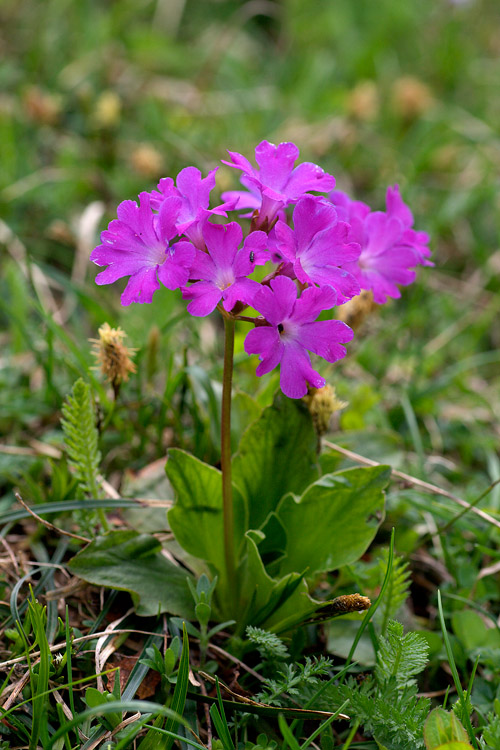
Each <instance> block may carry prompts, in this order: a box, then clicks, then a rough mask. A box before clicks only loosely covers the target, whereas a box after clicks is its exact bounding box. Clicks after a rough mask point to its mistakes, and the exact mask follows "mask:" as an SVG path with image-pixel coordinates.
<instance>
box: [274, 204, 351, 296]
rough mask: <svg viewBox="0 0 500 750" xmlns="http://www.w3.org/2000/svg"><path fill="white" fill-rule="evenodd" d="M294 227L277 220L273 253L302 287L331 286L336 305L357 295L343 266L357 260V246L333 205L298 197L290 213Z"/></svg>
mask: <svg viewBox="0 0 500 750" xmlns="http://www.w3.org/2000/svg"><path fill="white" fill-rule="evenodd" d="M293 224H294V228H293V229H291V227H289V226H288V224H285V222H283V221H278V223H277V224H276V226H275V227H274V230H273V232H274V241H273V250H274V254H275V255H276V253H278V254H280V255H281V256H282V257H283V258H285V259H286V260H288V261H290V262H291V263H292V266H293V271H294V274H295V276H296V278H297V279H298V280H299V281H300V282H301V284H318V285H319V286H324V285H328V286H331V287H333V288H334V289H335V290H336V292H337V303H338V304H342V303H343V302H346V301H347V300H348V299H351V298H352V297H354V296H356V295H357V294H359V292H360V288H359V284H358V282H357V280H356V278H355V276H353V275H352V273H349V271H346V270H345V266H346V265H347V264H349V263H352V262H353V261H356V260H357V259H358V258H359V253H360V246H359V244H357V243H356V242H350V236H349V235H350V229H351V228H350V225H349V224H347V223H346V222H344V221H339V220H338V217H337V212H336V210H335V208H334V207H333V206H332V204H331V203H326V202H325V201H323V200H321V199H320V198H314V197H313V196H306V197H305V198H301V199H300V200H299V201H298V203H297V205H296V206H295V209H294V212H293ZM287 275H289V274H288V273H287Z"/></svg>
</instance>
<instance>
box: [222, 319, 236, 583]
mask: <svg viewBox="0 0 500 750" xmlns="http://www.w3.org/2000/svg"><path fill="white" fill-rule="evenodd" d="M234 325H235V321H234V319H233V318H230V317H228V316H226V315H224V334H225V335H224V374H223V378H222V419H221V469H222V508H223V516H224V553H225V558H226V571H227V578H228V584H229V591H230V592H232V593H233V594H235V588H236V586H235V583H236V581H235V559H234V513H233V487H232V484H231V386H232V382H233V356H234Z"/></svg>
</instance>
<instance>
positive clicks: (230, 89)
mask: <svg viewBox="0 0 500 750" xmlns="http://www.w3.org/2000/svg"><path fill="white" fill-rule="evenodd" d="M499 20H500V12H499V6H498V0H476V1H474V0H471V1H470V2H461V3H459V2H454V3H452V2H450V1H449V0H405V1H404V2H401V0H377V2H374V1H373V0H315V2H314V3H313V2H310V0H281V1H276V2H273V1H272V0H248V1H247V2H235V0H199V1H198V2H195V1H194V0H191V1H190V0H156V1H155V2H151V1H150V0H135V1H134V2H132V1H131V0H119V1H118V0H117V1H115V2H113V1H111V0H101V1H100V2H97V1H95V2H92V1H91V0H43V1H41V0H3V2H2V3H1V5H0V51H1V56H2V64H1V67H0V81H1V94H0V163H1V170H0V216H1V222H0V241H1V243H2V244H1V246H0V319H1V324H2V330H3V333H2V339H1V341H2V350H3V355H2V360H1V361H2V366H1V368H0V435H4V436H5V438H3V440H4V441H5V442H8V443H13V444H14V443H16V444H18V443H19V444H20V445H25V444H29V441H30V440H31V439H32V438H33V437H34V436H35V437H44V438H45V439H47V440H50V439H51V435H52V432H51V431H54V430H56V429H57V413H56V412H55V410H56V411H57V409H59V407H60V403H61V401H62V399H63V398H64V395H65V393H66V392H67V391H68V389H69V387H70V386H71V382H72V381H73V380H74V379H75V377H77V376H78V374H82V373H83V374H85V372H86V367H87V366H88V365H90V364H92V358H91V355H90V346H89V344H88V343H87V338H88V337H89V336H92V335H93V336H95V335H96V330H97V327H98V325H100V324H101V323H102V322H104V320H108V321H109V322H110V323H111V324H120V325H122V326H123V327H124V328H125V330H126V331H127V333H128V334H129V343H130V345H132V346H135V347H136V348H138V349H139V351H138V354H137V359H138V362H139V364H140V365H141V366H140V367H139V368H138V369H139V372H138V374H137V376H134V378H133V379H132V381H131V383H130V384H129V386H128V392H127V393H128V395H127V399H128V400H127V399H126V403H125V405H124V406H122V407H121V408H122V409H124V410H125V416H124V415H122V416H123V422H122V426H121V429H123V433H122V435H121V437H118V436H116V435H115V437H112V438H109V440H110V442H111V445H110V446H108V448H109V449H110V451H111V448H113V451H114V452H113V451H111V457H109V454H108V457H107V458H106V459H105V460H106V461H108V463H109V466H110V469H111V468H117V469H119V468H120V467H122V466H123V465H127V464H128V463H130V462H131V463H132V465H141V464H143V463H145V462H146V460H147V459H148V458H151V459H152V458H154V457H156V456H160V455H164V452H165V445H166V444H167V443H168V440H169V439H170V438H168V437H167V438H166V437H165V430H167V427H168V426H169V429H173V430H174V433H175V435H176V437H175V438H174V442H175V441H176V440H178V439H179V437H178V433H177V432H176V429H177V428H175V425H174V427H172V425H173V424H174V423H175V419H174V418H173V417H172V416H171V418H169V417H168V415H169V414H170V415H172V414H177V416H178V417H179V420H180V422H179V423H180V424H182V423H183V420H184V416H183V414H184V413H183V412H182V410H181V411H179V409H181V407H180V406H179V403H178V402H176V400H175V399H176V398H177V396H176V394H177V393H178V390H177V386H179V383H181V384H182V383H184V386H185V389H184V391H183V398H184V401H183V402H182V408H185V404H186V403H188V405H189V409H190V410H191V411H190V413H191V422H192V424H191V428H192V435H194V436H195V437H193V438H192V439H193V440H195V442H196V441H198V442H196V445H195V448H194V449H195V451H196V452H197V453H198V455H200V456H201V457H204V458H207V459H210V460H215V459H216V456H217V431H216V429H215V428H214V426H213V421H214V419H215V420H216V419H217V417H216V415H217V399H218V394H219V390H218V380H219V379H220V357H219V356H218V355H219V354H220V344H219V343H218V342H217V336H216V329H214V326H213V325H212V324H210V323H207V322H206V321H201V322H198V324H197V325H196V326H194V325H193V324H192V321H191V323H190V324H189V325H185V321H186V319H187V317H188V316H186V315H185V312H184V306H183V305H182V304H179V296H178V295H176V294H172V293H166V292H165V291H162V292H160V293H158V294H157V295H156V296H155V302H154V304H153V305H151V306H132V308H130V309H126V310H124V309H122V308H120V305H119V293H120V290H121V288H122V286H120V285H119V284H116V285H114V286H113V287H106V288H100V289H98V288H97V287H96V286H95V285H94V284H93V279H94V276H95V272H96V269H95V268H94V267H93V266H92V265H91V264H90V263H89V262H88V255H89V253H90V251H91V249H92V248H93V246H94V245H95V244H96V242H97V239H98V234H99V231H100V230H102V229H103V228H104V227H105V226H106V224H107V222H108V221H109V220H110V219H111V218H113V216H114V215H115V210H116V205H117V203H119V202H120V201H122V200H124V199H126V198H135V197H136V195H137V194H138V193H139V192H140V191H142V190H150V189H152V188H153V187H154V186H155V184H156V182H157V180H158V178H160V177H161V176H166V175H171V176H175V175H176V174H177V172H178V171H179V170H180V169H181V168H183V167H184V166H187V165H196V166H198V167H199V168H200V169H201V170H202V171H203V172H206V171H207V170H208V169H209V168H213V167H214V166H216V165H217V164H219V160H220V159H221V158H224V156H225V149H231V150H236V151H240V152H243V153H245V154H246V155H247V156H248V157H249V158H252V156H253V149H254V147H255V145H256V144H257V143H259V141H261V140H262V139H264V138H265V139H268V140H270V141H274V142H280V141H284V140H293V141H295V142H296V143H297V145H298V146H299V147H300V150H301V158H302V159H304V160H312V161H315V162H317V163H319V164H320V165H321V166H322V167H323V168H324V169H325V170H327V171H329V172H331V173H332V174H334V175H335V176H336V178H337V184H338V186H339V187H341V188H343V189H346V190H349V191H351V192H352V193H353V195H354V196H355V197H357V198H358V199H362V200H366V201H367V202H369V203H370V204H371V205H372V207H373V208H374V209H375V208H383V206H384V194H385V189H386V186H387V184H393V183H394V182H399V183H400V185H401V188H402V192H403V195H404V197H405V199H406V200H407V202H408V203H409V204H410V205H411V207H412V209H413V211H414V214H415V216H416V226H417V228H418V229H422V230H426V231H428V232H429V233H430V234H431V236H432V249H433V254H434V260H435V263H436V269H434V270H430V269H425V270H421V271H420V272H419V274H418V276H419V279H418V282H417V283H416V284H415V285H413V286H412V287H411V288H408V289H406V290H404V291H403V298H402V300H400V301H397V302H395V303H391V304H389V305H386V306H385V307H384V308H382V309H381V310H380V311H379V313H378V314H377V315H375V316H373V319H372V320H370V321H369V322H368V323H367V326H366V328H365V329H364V332H362V333H360V334H359V336H357V337H356V341H355V342H354V343H353V345H352V346H351V347H350V350H349V357H348V359H346V360H345V361H344V362H342V363H340V364H339V365H337V366H335V368H332V367H330V366H325V367H324V369H323V372H324V374H325V375H326V376H327V377H328V378H329V380H330V381H331V382H332V383H335V384H336V386H337V390H338V392H339V395H340V396H341V397H342V398H343V399H345V400H346V401H349V403H350V406H349V408H348V409H347V410H346V411H345V412H344V414H343V416H342V418H341V421H340V427H341V428H342V429H343V439H344V442H345V443H346V444H348V443H349V444H350V445H351V447H354V448H355V449H357V450H358V451H359V452H361V453H362V452H363V451H364V452H365V453H367V454H369V455H373V457H375V458H377V459H379V460H384V458H387V457H390V458H391V460H393V461H395V462H396V463H398V462H399V463H404V464H405V465H406V466H407V468H408V467H409V468H410V469H412V470H413V471H415V472H416V473H419V474H421V475H425V476H426V477H427V478H430V479H434V480H435V481H437V482H441V483H447V482H448V483H450V484H455V485H459V486H462V491H463V492H465V493H466V494H470V493H472V494H473V493H474V492H475V490H476V489H477V486H481V487H482V486H484V481H485V480H487V481H489V479H490V478H495V476H498V475H500V462H499V460H498V456H497V454H496V448H497V445H498V439H499V428H498V423H499V416H500V407H499V398H498V386H499V384H500V376H499V365H500V354H499V347H500V326H499V325H498V320H499V313H500V302H499V295H498V292H499V289H500V283H499V271H500V251H499V250H498V247H499V243H498V238H499V236H500V232H499V229H500V199H499V195H500V191H499V182H500V94H499V88H498V82H499V80H500V66H499V55H500V32H499ZM232 186H236V175H235V173H234V172H233V171H232V170H230V169H228V168H222V169H221V170H219V173H218V189H219V190H223V189H227V188H229V187H232ZM145 308H147V309H145ZM155 337H156V338H155ZM242 340H243V332H242V334H241V336H240V340H239V342H238V346H239V350H240V351H241V342H242ZM187 352H191V354H189V355H188V354H187ZM193 352H194V354H193ZM196 352H198V353H199V354H198V356H197V355H196ZM240 360H241V361H240V362H239V364H238V367H239V370H238V372H237V382H238V383H239V385H241V386H242V387H243V388H244V389H246V390H248V391H249V392H252V393H253V392H254V391H256V390H257V389H258V388H260V389H261V390H260V396H259V397H260V398H261V401H262V402H266V400H267V401H269V400H270V394H271V392H272V387H274V386H275V385H276V380H275V379H274V380H271V381H269V382H267V383H264V382H263V381H257V380H256V378H255V377H254V374H253V373H254V371H255V361H253V360H249V359H248V358H246V357H241V358H240ZM141 363H142V364H141ZM197 367H198V369H196V368H197ZM186 368H187V369H186ZM189 368H191V369H189ZM179 372H183V373H184V375H183V376H182V377H185V378H186V379H185V380H184V381H183V380H182V377H181V379H180V380H179V377H180V376H179V375H178V373H179ZM96 377H97V376H96ZM176 378H177V380H176ZM186 383H188V386H186ZM186 388H187V390H186ZM186 394H187V395H186ZM101 396H102V397H103V398H104V397H105V396H104V394H101ZM158 414H159V415H160V417H158ZM127 415H128V416H127ZM179 415H180V416H179ZM159 419H160V425H159V426H158V420H159ZM127 420H128V421H127ZM161 420H163V421H161ZM215 424H216V422H215ZM127 425H129V426H128V427H127ZM137 425H140V430H142V432H140V434H141V437H140V439H138V440H135V442H134V441H133V440H130V442H127V441H128V438H127V435H129V436H130V434H131V433H130V432H127V430H129V431H130V430H132V431H133V430H134V429H135V428H136V427H137ZM115 426H116V425H115ZM177 426H178V425H177ZM140 430H139V431H140ZM196 434H198V437H196ZM200 435H201V436H202V437H200ZM136 437H137V435H136ZM188 442H189V441H188ZM2 460H3V461H4V463H3V464H1V463H0V468H1V466H3V471H4V472H6V474H7V475H8V476H9V477H10V478H12V476H17V475H16V472H17V470H18V467H19V470H21V469H23V470H24V469H25V463H23V462H26V461H28V460H29V459H28V458H26V459H24V458H21V457H15V459H14V458H12V457H10V458H9V460H8V461H7V462H6V460H5V457H3V458H1V457H0V462H1V461H2ZM16 462H17V463H16ZM134 462H135V463H134ZM488 503H490V504H493V505H495V504H496V505H498V506H499V508H497V509H500V496H499V493H497V494H496V495H495V494H493V495H492V496H491V497H490V498H489V499H488ZM492 509H493V510H494V509H495V508H492Z"/></svg>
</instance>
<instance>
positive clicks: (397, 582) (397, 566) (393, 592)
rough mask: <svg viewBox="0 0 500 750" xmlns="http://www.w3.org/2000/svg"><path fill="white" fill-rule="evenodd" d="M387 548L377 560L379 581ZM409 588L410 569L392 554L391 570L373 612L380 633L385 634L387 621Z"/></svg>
mask: <svg viewBox="0 0 500 750" xmlns="http://www.w3.org/2000/svg"><path fill="white" fill-rule="evenodd" d="M388 558H389V550H388V549H384V550H383V552H382V556H381V558H380V559H379V561H378V564H379V567H380V581H382V579H383V577H384V576H385V573H386V570H387V563H388ZM409 588H410V570H409V566H408V563H407V562H406V560H404V559H403V558H402V557H397V556H394V559H393V561H392V570H391V575H390V578H389V582H388V584H387V588H386V590H385V593H384V596H383V598H382V601H381V602H380V605H379V607H378V609H377V611H376V613H375V617H374V619H375V622H376V623H377V625H379V626H380V632H381V633H382V635H385V634H386V630H387V623H388V622H389V619H390V618H394V616H395V615H396V612H397V611H398V610H399V609H400V608H401V607H402V606H403V604H404V603H405V601H406V599H407V598H408V592H409Z"/></svg>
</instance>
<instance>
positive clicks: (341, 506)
mask: <svg viewBox="0 0 500 750" xmlns="http://www.w3.org/2000/svg"><path fill="white" fill-rule="evenodd" d="M390 474H391V470H390V468H389V467H387V466H374V467H370V468H366V469H348V470H347V471H341V472H337V473H335V474H325V476H323V477H321V479H319V480H318V481H317V482H315V483H314V484H312V485H311V486H310V487H308V489H307V490H306V491H305V492H304V494H303V495H302V497H300V498H296V497H294V496H293V495H287V496H286V497H284V498H283V500H282V502H281V503H280V505H279V507H278V511H277V512H278V517H279V519H280V520H281V522H282V524H283V526H284V529H285V531H286V534H287V539H288V543H287V554H286V556H285V557H284V558H283V559H282V561H281V564H280V574H281V575H284V574H285V573H290V572H292V571H307V572H306V575H308V576H312V575H315V574H316V573H318V572H324V571H329V570H336V569H337V568H340V567H342V566H343V565H348V564H349V563H352V562H354V561H355V560H357V559H359V557H360V556H361V555H362V554H363V552H365V550H366V548H367V547H368V545H369V544H370V542H371V541H372V539H373V537H374V536H375V533H376V531H377V529H378V527H379V524H380V523H381V521H382V520H383V517H384V493H383V488H384V487H385V486H386V485H387V482H388V481H389V477H390Z"/></svg>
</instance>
